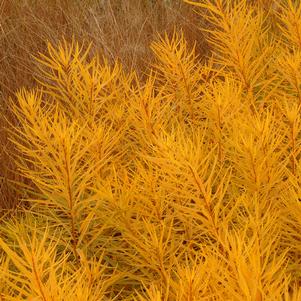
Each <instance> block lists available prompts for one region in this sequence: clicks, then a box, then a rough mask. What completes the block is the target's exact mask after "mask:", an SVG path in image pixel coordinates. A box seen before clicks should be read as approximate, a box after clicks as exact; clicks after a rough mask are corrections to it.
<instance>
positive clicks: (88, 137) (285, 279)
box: [0, 0, 301, 301]
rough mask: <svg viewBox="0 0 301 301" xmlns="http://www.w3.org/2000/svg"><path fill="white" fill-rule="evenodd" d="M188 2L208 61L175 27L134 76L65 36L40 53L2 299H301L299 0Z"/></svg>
mask: <svg viewBox="0 0 301 301" xmlns="http://www.w3.org/2000/svg"><path fill="white" fill-rule="evenodd" d="M186 2H187V3H191V4H192V5H195V6H196V7H199V8H200V10H199V13H200V14H202V15H203V18H205V19H206V20H207V22H208V26H207V27H206V28H203V30H204V31H206V32H207V34H208V37H207V38H208V41H209V43H211V44H212V46H213V49H214V51H213V52H212V54H211V56H210V57H209V58H208V60H207V61H206V62H202V61H200V60H199V58H198V57H197V55H196V53H195V48H189V46H188V45H187V43H186V41H185V38H184V36H183V34H182V33H181V32H179V33H176V32H175V33H174V35H173V36H171V37H168V36H167V35H165V36H161V37H160V38H159V39H158V41H155V42H153V44H152V45H151V49H152V51H153V53H154V56H155V61H154V63H153V65H152V66H151V68H150V71H149V72H148V74H147V78H146V80H145V81H142V80H140V79H139V78H138V76H137V75H136V73H135V72H134V71H133V72H131V73H128V72H125V71H123V69H122V66H121V64H119V63H118V62H116V63H115V64H114V65H113V66H111V65H110V64H109V63H108V62H107V61H106V59H105V58H103V57H100V56H98V55H96V56H94V57H93V58H90V56H89V55H88V54H89V47H85V46H84V45H80V44H78V43H76V42H72V43H71V44H69V43H67V42H66V41H62V43H61V44H59V45H58V46H53V45H51V44H49V46H48V55H40V56H39V57H37V58H36V60H37V61H38V62H39V66H40V71H39V73H38V75H37V79H36V81H37V87H36V89H33V90H25V89H22V90H20V91H19V92H18V93H17V94H16V99H15V100H11V106H10V107H11V111H12V112H13V114H14V115H15V117H16V118H17V120H18V122H19V123H18V125H12V126H11V128H10V129H9V130H10V134H11V140H12V142H13V143H14V144H15V146H16V148H17V150H18V153H17V154H15V161H16V164H17V165H18V168H19V171H20V173H21V174H22V175H23V176H24V177H26V178H27V179H28V183H26V185H25V184H24V183H23V184H22V189H25V190H26V193H27V199H26V200H27V201H29V202H30V204H31V206H30V208H29V209H27V210H23V211H21V212H19V213H18V215H17V216H16V217H15V218H13V219H12V218H5V217H3V218H2V221H1V224H0V233H1V238H0V269H1V272H0V300H32V301H33V300H43V301H48V300H49V301H50V300H58V301H63V300H79V301H80V300H83V301H84V300H87V301H88V300H137V301H138V300H139V301H147V300H148V301H155V300H156V301H159V300H166V301H167V300H170V301H184V300H237V301H240V300H250V301H251V300H252V301H253V300H254V301H255V300H256V301H257V300H271V301H272V300H287V301H288V300H291V301H295V300H296V301H297V300H300V298H301V289H300V287H301V273H300V271H301V257H300V255H301V247H300V239H301V237H300V227H301V203H300V198H301V189H300V187H301V185H300V184H301V183H300V182H301V162H300V143H301V140H300V139H301V136H300V132H301V124H300V106H301V101H300V100H301V92H300V91H301V90H300V81H301V74H300V70H299V69H300V62H301V40H300V36H301V34H300V28H301V13H300V12H301V4H300V3H299V2H298V3H297V2H293V1H291V0H285V1H277V2H276V3H275V4H273V3H271V2H268V1H260V2H256V3H255V4H252V3H250V2H247V1H245V0H244V1H231V2H230V1H226V0H211V1H199V2H194V1H188V0H187V1H186ZM268 4H269V5H268ZM275 22H276V25H277V26H275ZM20 184H21V183H20Z"/></svg>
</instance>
